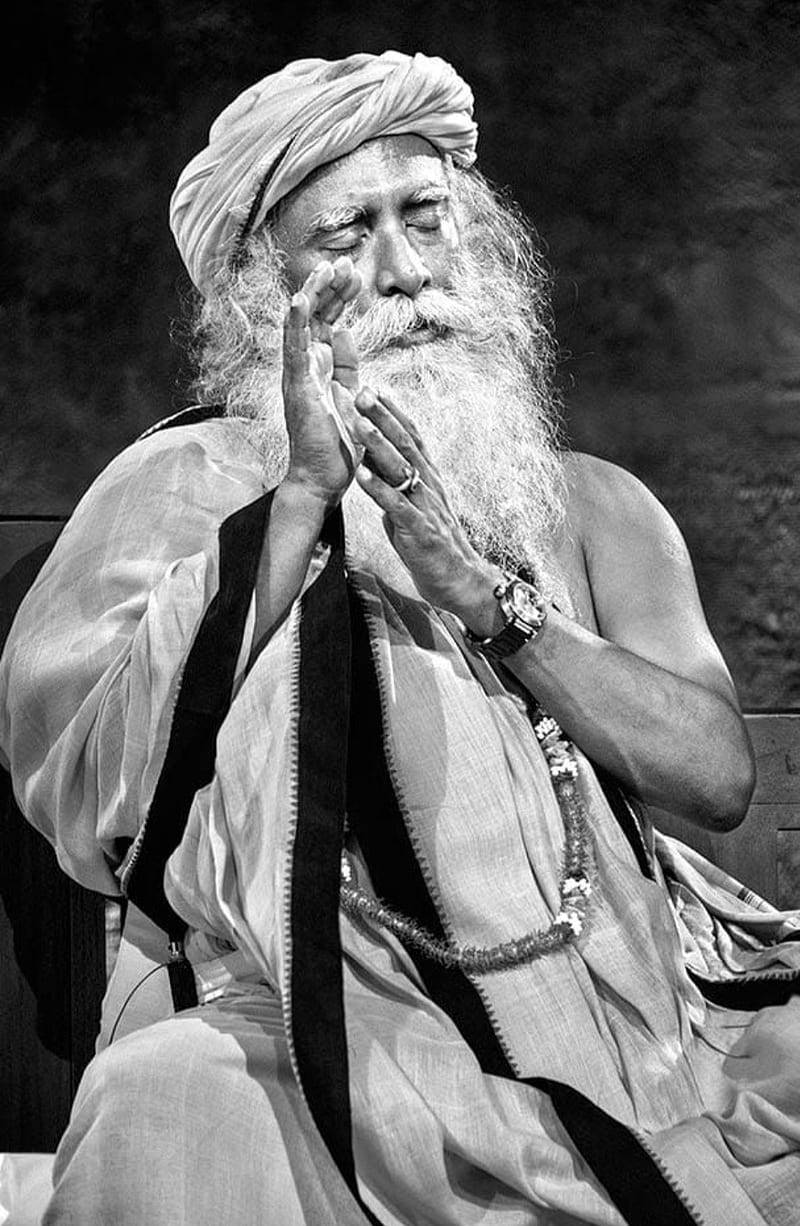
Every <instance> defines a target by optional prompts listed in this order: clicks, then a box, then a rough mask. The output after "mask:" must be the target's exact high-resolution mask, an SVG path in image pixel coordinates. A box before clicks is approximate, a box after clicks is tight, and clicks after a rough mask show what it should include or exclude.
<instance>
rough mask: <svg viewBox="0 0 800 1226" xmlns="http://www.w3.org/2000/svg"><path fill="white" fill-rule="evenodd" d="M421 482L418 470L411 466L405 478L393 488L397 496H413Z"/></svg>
mask: <svg viewBox="0 0 800 1226" xmlns="http://www.w3.org/2000/svg"><path fill="white" fill-rule="evenodd" d="M421 482H422V477H421V476H420V475H419V469H418V468H416V467H415V465H413V464H412V465H411V469H410V471H409V474H408V476H407V477H405V478H404V480H402V481H401V482H400V484H399V485H396V486H395V487H394V489H395V492H396V493H398V494H413V493H414V490H415V489H416V488H417V486H418V485H420V484H421Z"/></svg>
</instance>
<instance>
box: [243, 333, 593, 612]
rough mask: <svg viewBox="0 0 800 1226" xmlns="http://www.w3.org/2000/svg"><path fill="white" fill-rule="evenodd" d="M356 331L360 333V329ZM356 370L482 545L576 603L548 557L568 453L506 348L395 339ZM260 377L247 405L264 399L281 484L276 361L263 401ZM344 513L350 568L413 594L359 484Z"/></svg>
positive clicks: (274, 478) (268, 443)
mask: <svg viewBox="0 0 800 1226" xmlns="http://www.w3.org/2000/svg"><path fill="white" fill-rule="evenodd" d="M353 331H354V336H355V338H356V340H357V339H358V325H357V324H356V326H355V327H354V329H353ZM359 370H360V376H361V382H362V383H363V384H364V385H366V386H368V387H370V388H372V389H373V390H374V391H376V392H378V393H380V391H381V389H385V390H386V391H388V392H389V393H390V394H391V395H392V396H393V398H394V399H395V400H396V402H397V403H398V405H399V406H400V407H401V408H402V409H403V411H404V412H405V413H406V414H407V415H408V416H409V417H410V418H411V420H412V421H413V422H414V424H415V425H416V426H417V429H418V430H419V432H420V434H421V436H422V438H423V439H424V441H425V445H426V447H427V450H428V452H429V454H430V455H431V457H432V459H433V460H434V462H435V463H436V466H437V468H438V469H439V471H440V472H441V474H442V477H443V479H444V482H445V487H446V489H447V493H448V498H449V501H450V505H451V507H452V508H453V510H454V512H455V513H456V515H458V516H459V518H460V519H461V520H462V522H463V523H464V524H465V526H466V527H467V530H468V533H469V536H470V539H471V541H472V543H473V545H474V546H475V548H476V549H477V551H478V552H479V553H482V554H483V555H484V556H487V557H491V558H492V560H494V561H496V562H498V563H499V564H500V565H502V566H504V567H506V568H508V569H510V570H512V571H517V570H520V569H524V570H527V571H528V572H531V573H532V574H533V575H534V576H535V577H536V581H537V582H538V583H539V584H540V585H541V586H542V588H543V589H544V590H546V592H547V593H548V594H549V595H551V596H553V597H555V598H556V599H557V600H558V599H559V597H560V601H559V603H560V602H562V601H563V602H564V603H566V604H567V605H569V604H570V601H569V598H568V596H567V593H566V589H565V584H564V579H563V576H562V575H561V573H560V570H559V568H558V567H557V566H556V564H555V560H554V558H553V554H552V544H553V533H554V531H555V530H556V529H557V527H558V526H559V524H560V521H561V517H562V508H563V493H562V485H563V473H562V462H561V457H560V456H559V455H558V453H557V452H556V451H555V449H554V448H553V446H552V444H551V442H550V437H551V426H550V423H549V422H542V421H541V420H537V418H536V413H535V408H533V407H532V406H531V404H530V403H529V402H528V401H526V396H525V390H526V386H525V380H524V377H523V378H522V379H520V371H519V369H518V368H517V367H516V366H514V365H513V364H510V363H509V361H508V355H507V354H506V355H503V356H502V357H501V358H499V359H498V358H497V357H496V356H495V355H494V354H492V353H489V352H486V353H481V352H476V351H475V350H474V349H473V348H472V347H471V346H468V345H465V344H463V343H462V342H461V341H460V340H459V339H457V338H453V337H450V338H447V339H442V340H434V341H430V342H427V343H425V344H422V345H416V346H413V347H411V348H398V347H396V346H390V347H389V348H387V349H384V350H383V352H381V353H379V354H377V355H376V356H373V357H367V358H366V359H362V361H361V364H360V368H359ZM254 373H255V372H251V373H250V376H249V379H248V382H249V384H250V386H249V387H248V400H249V401H250V403H253V401H255V403H257V404H258V405H259V412H258V415H257V417H256V421H255V434H256V439H257V445H258V447H259V450H260V451H261V454H262V455H263V457H264V466H265V477H266V479H267V480H268V481H269V483H270V484H274V483H277V482H278V481H279V480H280V479H281V477H282V476H283V474H284V473H285V471H286V465H287V461H288V443H287V438H286V431H285V427H284V424H283V410H282V399H281V394H280V378H281V372H280V369H279V366H278V364H277V363H276V364H274V365H273V364H270V369H267V368H266V367H262V369H261V371H260V372H259V374H260V377H259V378H258V383H259V384H260V387H259V389H258V395H257V397H256V396H254V394H253V393H254V392H255V388H254V387H253V382H254ZM520 384H522V386H521V387H520ZM343 509H344V513H345V523H346V535H347V543H348V554H349V556H350V557H351V560H352V561H353V563H354V564H355V565H358V566H361V567H362V568H366V569H369V570H371V571H373V572H375V573H376V574H378V575H380V576H381V577H382V578H384V579H385V580H387V581H388V582H390V583H391V584H392V585H393V586H396V587H398V588H400V589H401V590H402V589H406V590H407V589H408V586H409V583H408V576H407V572H406V571H405V568H404V567H403V565H402V563H401V562H400V560H399V558H398V556H397V554H396V553H395V551H394V549H393V548H392V546H391V544H390V542H389V539H388V537H387V535H386V532H385V529H384V527H383V520H382V513H381V511H380V509H379V508H378V507H377V506H376V504H375V503H374V502H373V501H372V499H371V498H369V497H368V495H367V494H365V493H364V492H363V491H362V490H361V489H360V487H359V486H357V485H356V484H355V482H354V483H353V484H352V485H351V486H350V488H349V490H348V491H347V493H346V495H345V497H344V499H343Z"/></svg>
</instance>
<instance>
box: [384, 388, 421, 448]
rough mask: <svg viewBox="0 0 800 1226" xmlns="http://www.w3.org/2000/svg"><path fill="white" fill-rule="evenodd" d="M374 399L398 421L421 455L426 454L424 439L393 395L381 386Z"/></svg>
mask: <svg viewBox="0 0 800 1226" xmlns="http://www.w3.org/2000/svg"><path fill="white" fill-rule="evenodd" d="M376 399H377V400H378V402H379V403H380V404H382V405H383V407H384V408H385V409H386V410H387V411H388V412H389V413H391V415H392V417H394V418H395V419H396V420H397V421H398V422H399V423H400V425H401V426H402V427H403V429H404V430H405V432H406V434H407V435H408V436H409V438H410V439H411V440H412V442H413V443H414V446H415V447H417V448H418V449H419V451H421V452H422V454H423V455H425V456H427V449H426V447H425V440H424V439H423V437H422V435H421V434H420V432H419V429H418V428H417V425H416V423H415V422H414V421H412V420H411V418H410V417H409V416H408V414H407V413H404V412H403V410H402V409H401V408H400V405H399V404H398V403H397V401H396V400H395V398H394V396H390V395H389V393H388V392H387V391H386V390H385V388H381V389H380V391H379V392H378V393H377V395H376Z"/></svg>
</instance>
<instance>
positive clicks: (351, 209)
mask: <svg viewBox="0 0 800 1226" xmlns="http://www.w3.org/2000/svg"><path fill="white" fill-rule="evenodd" d="M449 198H450V192H449V189H448V188H447V187H446V186H445V185H444V184H443V183H422V184H420V185H419V187H416V188H414V190H413V192H411V194H410V195H409V197H408V199H407V200H406V202H405V205H404V207H405V208H418V207H419V206H421V205H425V204H440V203H441V202H442V201H443V200H448V199H449ZM367 217H368V209H366V208H364V207H363V206H362V205H349V204H343V205H341V206H340V207H339V208H335V209H325V210H324V211H323V212H321V213H315V214H314V216H313V217H312V218H311V221H310V222H309V224H308V228H307V229H306V231H305V234H304V235H303V241H304V242H308V241H310V240H312V239H314V238H316V237H319V236H324V235H326V234H335V233H336V231H337V230H346V229H347V227H348V226H354V225H356V224H357V223H358V222H361V221H366V219H367Z"/></svg>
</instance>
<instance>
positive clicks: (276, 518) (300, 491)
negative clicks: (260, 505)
mask: <svg viewBox="0 0 800 1226" xmlns="http://www.w3.org/2000/svg"><path fill="white" fill-rule="evenodd" d="M327 512H328V505H327V503H326V501H325V499H323V498H321V497H320V496H319V495H318V494H316V493H314V492H312V491H310V490H308V489H307V488H306V487H304V486H303V485H302V483H300V482H295V481H293V480H291V479H290V478H285V479H284V480H283V481H282V482H281V484H280V485H279V486H278V488H277V489H276V491H275V495H274V497H273V500H272V505H271V507H270V513H269V518H268V521H267V526H266V531H265V533H264V544H263V547H262V550H261V558H260V560H259V566H258V576H257V579H256V620H255V630H254V634H253V652H252V655H255V654H257V653H258V651H259V649H260V648H261V646H263V644H264V642H265V641H266V640H267V639H268V638H269V637H270V635H271V634H272V633H273V631H274V630H275V629H276V627H277V626H278V625H279V624H280V623H281V621H282V620H283V618H284V617H285V616H286V614H287V613H288V611H289V609H290V608H291V606H292V604H293V603H294V601H295V600H296V599H297V597H298V595H299V594H300V591H301V589H302V586H303V581H304V579H305V577H306V573H307V571H308V566H309V563H310V561H311V557H312V555H313V553H314V548H315V546H316V544H317V542H318V540H319V537H320V533H321V531H322V526H323V523H324V521H325V515H326V514H327Z"/></svg>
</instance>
